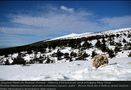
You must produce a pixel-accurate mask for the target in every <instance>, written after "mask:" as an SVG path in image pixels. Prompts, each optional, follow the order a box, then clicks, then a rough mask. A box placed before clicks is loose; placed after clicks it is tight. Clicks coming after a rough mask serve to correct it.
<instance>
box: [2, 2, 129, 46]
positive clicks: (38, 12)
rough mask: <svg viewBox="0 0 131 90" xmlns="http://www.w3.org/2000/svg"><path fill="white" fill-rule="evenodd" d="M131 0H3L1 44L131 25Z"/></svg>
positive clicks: (33, 40)
mask: <svg viewBox="0 0 131 90" xmlns="http://www.w3.org/2000/svg"><path fill="white" fill-rule="evenodd" d="M130 8H131V1H0V12H1V13H0V47H1V48H2V47H10V46H20V45H24V44H29V43H33V42H36V41H40V40H45V39H49V38H54V37H58V36H62V35H66V34H70V33H84V32H99V31H105V30H110V29H117V28H127V27H131V10H130Z"/></svg>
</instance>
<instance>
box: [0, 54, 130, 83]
mask: <svg viewBox="0 0 131 90" xmlns="http://www.w3.org/2000/svg"><path fill="white" fill-rule="evenodd" d="M91 63H92V61H91V60H88V61H73V62H66V63H56V64H32V65H29V66H22V65H13V66H4V65H0V80H44V81H45V80H59V81H60V80H62V81H63V80H64V81H67V80H126V81H127V80H131V57H126V58H115V59H110V60H109V65H106V66H102V67H99V68H98V69H94V68H92V64H91Z"/></svg>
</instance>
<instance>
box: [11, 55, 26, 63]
mask: <svg viewBox="0 0 131 90" xmlns="http://www.w3.org/2000/svg"><path fill="white" fill-rule="evenodd" d="M12 64H23V65H25V64H26V61H25V60H24V59H23V58H22V55H21V53H18V56H17V58H14V60H13V62H12Z"/></svg>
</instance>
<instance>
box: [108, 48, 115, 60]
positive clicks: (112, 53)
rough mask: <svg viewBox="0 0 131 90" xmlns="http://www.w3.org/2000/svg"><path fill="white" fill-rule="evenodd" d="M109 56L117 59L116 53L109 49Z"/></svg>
mask: <svg viewBox="0 0 131 90" xmlns="http://www.w3.org/2000/svg"><path fill="white" fill-rule="evenodd" d="M108 54H109V57H110V58H113V57H115V54H114V51H113V50H112V49H108Z"/></svg>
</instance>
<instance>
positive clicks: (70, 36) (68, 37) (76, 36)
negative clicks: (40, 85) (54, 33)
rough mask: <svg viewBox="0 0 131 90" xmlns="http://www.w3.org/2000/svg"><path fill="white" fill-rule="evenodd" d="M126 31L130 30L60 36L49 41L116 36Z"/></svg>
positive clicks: (130, 29)
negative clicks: (105, 35)
mask: <svg viewBox="0 0 131 90" xmlns="http://www.w3.org/2000/svg"><path fill="white" fill-rule="evenodd" d="M127 31H131V28H122V29H115V30H107V31H104V32H97V33H93V32H87V33H81V34H76V33H72V34H69V35H65V36H61V37H56V38H53V39H50V40H57V39H77V38H82V37H89V36H95V35H104V34H107V35H109V34H117V33H121V32H127ZM50 40H49V41H50Z"/></svg>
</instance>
